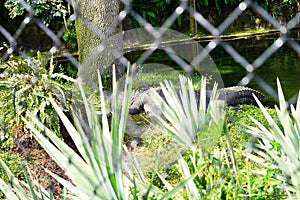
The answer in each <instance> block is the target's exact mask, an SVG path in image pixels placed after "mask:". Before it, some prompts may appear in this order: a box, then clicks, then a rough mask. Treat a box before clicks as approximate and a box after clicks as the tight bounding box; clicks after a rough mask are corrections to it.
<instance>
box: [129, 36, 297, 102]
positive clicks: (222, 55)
mask: <svg viewBox="0 0 300 200" xmlns="http://www.w3.org/2000/svg"><path fill="white" fill-rule="evenodd" d="M278 37H279V34H278V33H272V34H265V35H256V36H248V37H247V38H239V39H237V38H235V39H234V40H228V41H226V42H227V43H228V44H230V45H231V46H232V47H233V48H234V49H235V50H236V51H237V52H239V54H240V55H242V56H243V57H244V58H245V59H247V60H248V62H249V63H253V62H254V61H255V59H256V58H258V57H259V56H260V55H261V54H262V53H263V52H264V51H265V50H266V49H267V48H268V47H269V46H271V45H272V44H273V42H274V41H275V40H276V39H278ZM290 37H291V39H293V40H295V41H297V42H298V43H299V40H300V30H295V31H293V32H292V33H291V34H290ZM207 43H208V42H199V44H200V45H201V46H202V47H205V46H206V45H207ZM179 46H180V45H179ZM183 46H184V45H182V47H183ZM142 53H143V51H134V52H130V53H127V54H126V57H127V58H128V59H129V60H131V61H133V62H135V61H136V60H137V59H138V57H139V56H140V55H141V54H142ZM209 54H210V56H211V58H212V60H213V61H214V63H215V65H216V66H217V69H218V70H219V72H220V74H221V77H222V80H223V83H224V86H234V85H238V84H239V83H240V81H241V80H242V79H243V77H245V76H246V75H247V72H246V70H245V69H244V68H243V67H242V66H241V65H240V64H239V63H237V62H236V61H235V59H234V58H232V57H231V56H230V55H229V54H228V53H227V51H226V50H225V49H224V48H223V47H222V46H221V45H218V46H217V47H216V48H215V49H213V50H212V51H211V52H210V53H209ZM145 63H163V64H165V65H167V66H172V67H174V68H176V67H177V66H178V64H177V63H175V62H174V61H173V60H172V59H171V58H170V56H169V55H168V54H166V53H165V52H164V51H163V50H156V51H155V52H154V53H153V54H151V56H150V57H148V58H147V60H146V61H145ZM156 70H157V69H156ZM255 74H256V75H257V77H260V79H261V80H263V81H264V82H265V83H266V84H267V85H269V86H270V88H273V95H274V92H276V91H277V86H276V78H277V77H278V78H279V79H280V81H281V85H282V88H283V91H284V94H285V96H286V99H287V100H289V99H290V102H291V103H294V102H295V100H296V97H297V94H298V92H299V89H300V55H298V54H297V52H295V51H294V50H293V49H292V48H291V47H290V45H289V44H287V43H285V44H284V45H283V46H282V47H281V48H279V49H278V50H277V51H276V52H275V53H274V54H272V55H271V56H270V57H269V58H268V59H267V60H266V61H265V62H264V63H263V64H262V66H261V67H259V68H258V69H256V70H255ZM247 86H248V87H251V88H253V89H256V90H259V91H261V92H262V93H264V94H266V96H267V97H268V98H269V99H271V100H272V101H275V102H276V100H275V99H274V98H273V97H272V91H271V90H270V88H269V89H268V88H266V87H265V88H262V87H261V85H260V84H259V83H258V82H256V81H254V80H251V81H250V82H249V83H248V84H247ZM292 97H294V98H293V99H291V98H292Z"/></svg>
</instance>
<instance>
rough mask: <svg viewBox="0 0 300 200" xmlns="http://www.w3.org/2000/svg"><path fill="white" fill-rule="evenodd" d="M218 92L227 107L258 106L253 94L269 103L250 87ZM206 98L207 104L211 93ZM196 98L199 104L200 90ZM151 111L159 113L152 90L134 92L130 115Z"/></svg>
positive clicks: (235, 87) (232, 88)
mask: <svg viewBox="0 0 300 200" xmlns="http://www.w3.org/2000/svg"><path fill="white" fill-rule="evenodd" d="M156 92H158V94H159V95H160V96H161V97H163V98H164V95H163V92H162V90H161V89H157V90H156ZM218 92H219V98H218V99H219V100H224V101H226V103H227V105H229V106H237V105H240V104H249V105H250V104H252V105H257V103H256V101H255V99H254V97H253V94H254V95H255V96H256V97H257V98H258V99H259V100H260V102H261V103H262V104H263V105H267V103H268V99H267V98H266V97H265V95H263V94H262V93H260V92H258V91H256V90H254V89H251V88H248V87H243V86H233V87H227V88H222V89H219V90H218ZM206 96H207V103H208V102H209V98H210V91H207V92H206ZM195 97H196V100H197V103H198V101H199V98H200V90H195ZM149 109H151V110H152V111H157V109H158V108H157V106H156V105H155V103H154V101H153V100H152V98H151V91H150V89H148V90H145V91H141V92H134V93H133V94H132V95H131V102H130V107H129V113H130V114H131V115H134V114H139V113H141V112H144V111H147V110H149Z"/></svg>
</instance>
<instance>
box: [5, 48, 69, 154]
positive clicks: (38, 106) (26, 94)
mask: <svg viewBox="0 0 300 200" xmlns="http://www.w3.org/2000/svg"><path fill="white" fill-rule="evenodd" d="M45 59H46V58H44V57H43V56H42V55H41V54H40V53H38V56H37V57H32V58H26V59H24V58H22V57H16V56H13V55H11V56H10V58H9V60H7V61H5V62H4V63H2V64H1V70H2V74H1V78H0V88H1V90H0V112H1V113H2V114H1V119H0V120H1V122H2V124H1V125H2V126H1V127H0V130H1V141H2V144H1V145H2V148H5V147H8V146H11V145H12V135H13V131H14V128H15V127H18V126H22V121H20V117H21V116H25V115H26V112H32V113H34V114H35V115H37V116H38V117H39V118H40V120H41V121H42V122H43V123H44V124H45V125H46V126H47V127H51V128H52V129H53V130H54V131H55V133H56V134H58V135H60V127H59V124H60V123H59V118H58V115H57V114H56V112H55V111H54V110H53V109H52V107H51V105H50V101H49V97H50V96H53V97H54V98H57V99H58V100H59V101H60V102H61V106H63V107H64V108H67V104H68V98H69V97H67V96H66V94H65V93H66V92H67V91H69V93H70V91H71V89H72V83H71V82H70V80H71V79H68V77H67V76H65V75H64V74H62V73H60V72H58V73H54V70H57V69H55V68H56V66H55V65H54V64H53V62H52V59H51V60H50V66H47V62H46V61H47V60H45ZM66 79H67V80H66ZM69 95H70V94H69Z"/></svg>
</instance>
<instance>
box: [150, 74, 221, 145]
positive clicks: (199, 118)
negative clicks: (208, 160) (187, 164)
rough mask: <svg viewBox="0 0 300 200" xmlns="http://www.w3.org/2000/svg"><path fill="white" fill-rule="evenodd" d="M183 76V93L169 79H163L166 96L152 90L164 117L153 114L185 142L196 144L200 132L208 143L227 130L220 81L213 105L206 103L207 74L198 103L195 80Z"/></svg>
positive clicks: (173, 134)
mask: <svg viewBox="0 0 300 200" xmlns="http://www.w3.org/2000/svg"><path fill="white" fill-rule="evenodd" d="M179 80H180V90H179V94H178V91H177V90H176V89H175V87H174V86H173V84H172V83H171V82H169V81H165V82H164V84H163V83H161V88H162V92H163V95H164V98H165V99H163V98H162V97H161V96H160V95H159V94H157V93H156V92H155V91H152V98H153V100H154V101H155V103H156V104H157V106H158V108H159V109H160V110H161V112H162V115H163V116H164V118H163V117H161V116H158V115H157V114H155V113H152V115H154V116H155V118H156V120H157V121H158V122H159V123H160V124H161V125H162V127H164V129H165V130H166V131H167V132H168V133H169V134H170V135H171V136H172V137H173V138H174V139H175V140H176V141H177V142H178V143H179V144H181V145H183V146H188V147H191V146H193V143H194V142H195V141H196V139H199V138H196V136H199V137H200V138H201V139H200V140H199V141H200V142H203V144H207V142H208V141H213V139H214V141H216V140H215V139H216V138H217V137H219V136H220V134H221V133H222V131H223V125H224V120H225V111H224V107H225V102H224V101H219V100H216V99H217V97H218V93H217V87H216V85H215V86H214V88H213V90H212V92H211V97H210V102H209V105H206V104H207V101H206V99H207V97H206V79H205V77H204V78H203V79H202V82H201V92H200V97H199V101H198V104H197V100H196V96H195V91H194V88H193V84H192V81H191V80H190V79H187V78H186V77H184V76H180V77H179ZM150 112H151V111H150ZM208 146H209V145H208Z"/></svg>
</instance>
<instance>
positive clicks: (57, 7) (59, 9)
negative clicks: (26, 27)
mask: <svg viewBox="0 0 300 200" xmlns="http://www.w3.org/2000/svg"><path fill="white" fill-rule="evenodd" d="M63 2H64V1H63V0H51V1H48V0H39V1H35V0H24V1H23V3H21V1H19V0H7V1H6V2H5V7H6V8H7V9H8V10H9V15H10V16H11V18H15V17H16V16H18V15H23V14H24V12H25V7H26V6H25V5H26V4H27V5H29V6H31V8H32V10H33V14H34V16H37V17H41V19H42V21H43V22H44V23H45V24H49V23H50V22H51V21H53V20H54V18H56V17H63V16H65V15H66V14H67V9H66V6H65V5H64V3H63Z"/></svg>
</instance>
